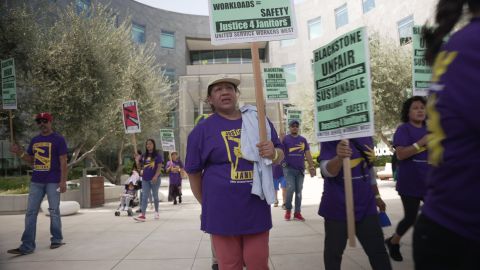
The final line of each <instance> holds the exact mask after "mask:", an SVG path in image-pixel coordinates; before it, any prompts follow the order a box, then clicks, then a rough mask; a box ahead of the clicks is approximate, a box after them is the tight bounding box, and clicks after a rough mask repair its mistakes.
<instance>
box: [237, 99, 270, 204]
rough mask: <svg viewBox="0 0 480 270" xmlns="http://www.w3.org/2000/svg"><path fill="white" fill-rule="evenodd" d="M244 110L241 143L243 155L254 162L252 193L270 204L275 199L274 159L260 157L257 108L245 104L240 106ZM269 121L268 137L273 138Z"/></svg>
mask: <svg viewBox="0 0 480 270" xmlns="http://www.w3.org/2000/svg"><path fill="white" fill-rule="evenodd" d="M240 111H241V112H242V133H241V136H240V138H241V139H240V145H241V150H242V157H243V158H244V159H246V160H250V161H252V162H253V184H252V194H255V195H257V196H259V197H260V199H262V200H264V199H265V200H266V201H267V203H268V204H272V203H273V202H274V201H275V188H274V187H273V173H272V161H271V160H270V159H267V158H262V157H260V154H259V152H258V148H257V144H258V143H259V142H260V135H259V134H258V116H257V108H256V107H255V106H252V105H245V106H243V107H242V108H240ZM266 123H267V139H268V140H270V139H271V130H270V125H269V124H268V121H267V120H266Z"/></svg>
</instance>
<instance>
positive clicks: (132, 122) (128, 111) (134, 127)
mask: <svg viewBox="0 0 480 270" xmlns="http://www.w3.org/2000/svg"><path fill="white" fill-rule="evenodd" d="M122 113H123V126H124V127H125V133H127V134H128V133H140V132H141V127H140V115H139V114H138V106H137V101H136V100H130V101H125V102H124V103H123V104H122Z"/></svg>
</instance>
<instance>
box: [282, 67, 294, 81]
mask: <svg viewBox="0 0 480 270" xmlns="http://www.w3.org/2000/svg"><path fill="white" fill-rule="evenodd" d="M282 67H283V71H284V72H285V79H286V81H287V84H291V83H295V82H297V67H296V65H295V64H289V65H284V66H282Z"/></svg>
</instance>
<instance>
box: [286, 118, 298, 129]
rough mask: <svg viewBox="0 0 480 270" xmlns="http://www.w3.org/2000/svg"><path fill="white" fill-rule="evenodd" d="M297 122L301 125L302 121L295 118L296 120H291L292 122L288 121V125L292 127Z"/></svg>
mask: <svg viewBox="0 0 480 270" xmlns="http://www.w3.org/2000/svg"><path fill="white" fill-rule="evenodd" d="M295 124H297V125H300V122H298V120H295V119H294V120H290V122H289V123H288V126H289V127H291V126H293V125H295Z"/></svg>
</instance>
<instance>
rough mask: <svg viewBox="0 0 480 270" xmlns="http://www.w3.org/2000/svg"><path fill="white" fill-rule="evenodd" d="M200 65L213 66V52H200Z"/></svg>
mask: <svg viewBox="0 0 480 270" xmlns="http://www.w3.org/2000/svg"><path fill="white" fill-rule="evenodd" d="M200 64H201V65H207V64H213V51H201V52H200Z"/></svg>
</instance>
